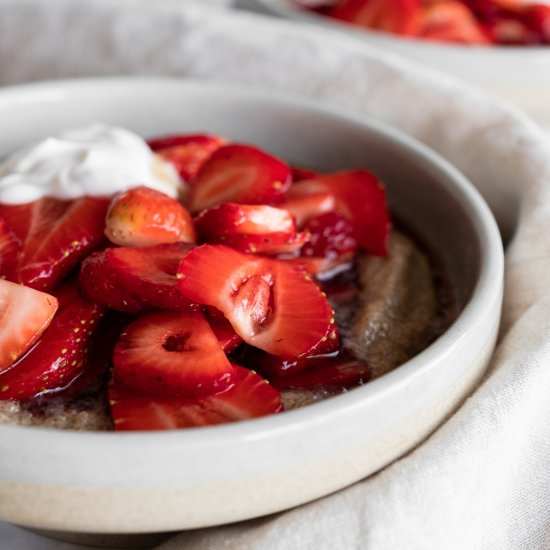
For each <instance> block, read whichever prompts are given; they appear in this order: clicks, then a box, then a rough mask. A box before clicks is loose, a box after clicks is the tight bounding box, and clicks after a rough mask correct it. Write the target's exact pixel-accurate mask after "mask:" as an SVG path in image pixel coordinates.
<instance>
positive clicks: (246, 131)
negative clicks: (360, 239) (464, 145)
mask: <svg viewBox="0 0 550 550" xmlns="http://www.w3.org/2000/svg"><path fill="white" fill-rule="evenodd" d="M0 120H2V132H1V133H0V155H3V154H5V153H7V152H8V151H10V150H12V149H14V148H16V147H19V146H21V145H23V144H25V143H27V142H29V141H31V140H34V139H37V138H43V137H44V136H46V135H48V134H51V133H52V132H57V131H59V130H61V129H64V128H69V127H74V126H79V125H82V124H87V123H90V122H93V121H105V122H109V123H114V124H119V125H123V126H126V127H128V128H130V129H132V130H135V131H137V132H139V133H141V134H143V135H145V136H148V135H154V134H162V133H167V132H197V131H204V130H208V131H210V132H216V133H220V134H222V135H225V136H227V137H229V138H232V139H235V140H240V141H245V142H252V143H256V144H258V145H260V146H261V147H264V148H266V149H267V150H269V151H271V152H273V153H274V154H277V155H280V156H282V157H283V158H286V159H288V160H289V161H293V162H296V163H300V164H302V165H305V166H311V167H316V168H319V169H324V170H334V169H338V168H349V167H368V168H370V169H372V170H374V171H375V172H377V173H378V174H379V175H380V176H381V177H382V178H383V180H384V181H385V182H386V183H387V187H388V191H389V198H390V202H391V204H392V207H393V208H394V209H395V210H396V211H397V212H399V213H400V214H401V215H402V216H403V217H404V218H405V220H406V221H408V223H410V224H412V225H413V226H414V228H415V230H416V231H417V232H419V233H420V235H422V236H423V238H425V239H426V240H427V241H428V242H429V243H430V244H431V245H432V246H434V247H435V248H436V250H438V251H439V253H440V255H441V257H442V258H443V260H444V262H445V264H446V266H447V269H448V270H449V273H450V276H451V277H452V279H453V281H454V283H455V285H456V287H457V289H458V293H459V296H460V301H461V306H462V310H461V313H460V315H459V317H458V318H457V319H456V321H455V322H454V324H453V325H452V326H451V327H450V328H449V330H447V332H446V333H445V334H444V335H442V336H441V337H440V338H439V339H438V340H437V341H436V342H434V343H433V344H432V345H431V346H430V347H429V348H428V349H426V350H425V351H423V352H422V353H420V354H419V355H418V356H416V357H415V358H413V359H412V360H411V361H409V362H408V363H406V364H405V365H403V366H402V367H400V368H398V369H396V370H395V371H393V372H391V373H389V374H387V375H385V376H383V377H382V378H380V379H378V380H376V381H374V382H372V383H369V384H367V385H365V386H363V387H360V388H357V389H354V390H352V391H350V392H348V393H346V394H343V395H341V396H338V397H334V398H332V399H329V400H326V401H324V402H321V403H318V404H315V405H312V406H309V407H306V408H303V409H300V410H295V411H291V412H288V413H283V414H280V415H274V416H271V417H266V418H262V419H257V420H253V421H247V422H241V423H236V424H232V425H225V426H218V427H210V428H199V429H189V430H178V431H169V432H155V433H124V434H118V433H77V432H67V431H55V430H50V429H39V428H25V427H16V426H0V519H3V520H6V521H9V522H13V523H16V524H19V525H23V526H28V527H34V528H42V529H55V530H60V531H73V532H88V533H146V532H162V531H170V530H176V529H186V528H194V527H201V526H208V525H216V524H222V523H227V522H233V521H237V520H242V519H246V518H252V517H256V516H260V515H264V514H269V513H271V512H276V511H279V510H283V509H286V508H290V507H292V506H296V505H298V504H301V503H304V502H307V501H310V500H312V499H315V498H318V497H321V496H323V495H326V494H328V493H330V492H332V491H336V490H337V489H340V488H342V487H345V486H346V485H349V484H351V483H353V482H355V481H357V480H359V479H361V478H363V477H365V476H367V475H369V474H371V473H373V472H375V471H377V470H379V469H380V468H382V467H384V466H385V465H387V464H388V463H390V462H391V461H393V460H395V459H396V458H398V457H399V456H401V455H403V454H404V453H406V452H407V451H409V450H411V449H412V448H413V447H414V446H415V445H417V444H418V443H420V442H421V441H422V440H423V439H425V438H426V436H427V435H428V434H430V433H431V432H432V431H433V430H434V429H435V428H436V427H437V426H438V425H439V424H440V423H441V422H442V421H443V420H444V419H445V418H446V417H447V416H448V415H449V414H450V413H451V412H452V411H453V410H455V409H456V407H457V406H458V405H459V404H460V403H461V401H462V400H463V399H464V398H465V396H466V395H468V393H469V392H471V391H472V388H473V387H474V386H475V385H476V383H477V382H478V380H479V379H480V377H481V376H482V374H483V372H484V370H485V367H486V364H487V361H488V359H489V357H490V355H491V352H492V349H493V345H494V342H495V337H496V333H497V327H498V323H499V316H500V308H501V298H502V279H503V254H502V248H501V242H500V237H499V234H498V231H497V227H496V224H495V222H494V220H493V218H492V216H491V213H490V211H489V209H488V208H487V206H486V205H485V203H484V202H483V200H482V199H481V197H480V195H479V194H478V193H477V192H476V191H475V190H474V189H473V188H472V186H471V185H470V184H469V183H468V182H467V181H466V180H465V178H464V177H463V176H462V175H461V174H460V173H459V172H457V171H456V170H455V169H454V168H453V167H452V166H450V165H449V164H448V163H447V162H445V161H444V160H443V159H442V158H440V157H439V156H438V155H436V154H435V153H433V152H432V151H430V150H429V149H427V148H426V147H424V146H423V145H421V144H420V143H418V142H416V141H414V140H413V139H411V138H408V137H406V136H404V135H403V134H401V133H399V132H397V131H395V130H393V129H391V128H388V127H385V126H383V125H381V124H378V123H374V122H372V121H369V120H367V119H365V118H361V117H357V116H353V115H350V114H346V113H344V112H340V111H337V110H334V109H332V108H328V107H325V106H323V105H320V104H315V103H311V102H309V101H307V102H306V101H303V100H300V99H296V98H292V97H287V96H282V95H275V94H268V93H265V92H261V93H260V92H255V91H245V90H243V89H239V88H233V87H227V86H223V85H207V84H201V83H197V82H194V83H193V82H185V81H178V80H160V79H115V80H83V81H74V82H56V83H46V84H39V85H30V86H22V87H17V88H11V89H4V90H1V91H0Z"/></svg>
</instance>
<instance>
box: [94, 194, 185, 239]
mask: <svg viewBox="0 0 550 550" xmlns="http://www.w3.org/2000/svg"><path fill="white" fill-rule="evenodd" d="M105 224H106V227H105V235H107V238H108V239H109V240H110V241H111V242H113V243H115V244H118V245H120V246H154V245H156V244H164V243H177V242H188V243H192V242H195V228H194V227H193V220H192V219H191V215H190V214H189V212H188V211H187V209H186V208H185V207H184V206H182V205H181V204H180V203H179V202H178V201H177V200H175V199H173V198H172V197H169V196H168V195H166V194H165V193H161V192H160V191H156V190H155V189H151V188H149V187H144V186H140V187H134V188H132V189H129V190H128V191H125V192H124V193H122V194H120V195H117V196H116V197H115V198H114V199H113V201H112V202H111V205H110V206H109V211H108V212H107V218H106V220H105Z"/></svg>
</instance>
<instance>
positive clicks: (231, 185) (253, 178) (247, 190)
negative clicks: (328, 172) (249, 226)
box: [189, 145, 292, 212]
mask: <svg viewBox="0 0 550 550" xmlns="http://www.w3.org/2000/svg"><path fill="white" fill-rule="evenodd" d="M291 179H292V178H291V173H290V169H289V167H288V166H287V165H286V164H285V163H284V162H283V161H281V160H279V159H278V158H276V157H273V156H271V155H268V154H267V153H265V152H264V151H262V150H260V149H258V148H257V147H252V146H251V145H226V146H225V147H221V148H220V149H218V150H217V151H215V152H214V153H213V154H212V156H211V157H210V158H209V159H208V160H207V161H206V162H205V163H204V164H203V165H202V167H201V169H200V170H199V172H198V174H197V177H196V178H195V180H194V182H193V184H192V188H191V194H190V197H189V207H190V209H191V211H192V212H200V211H201V210H204V209H205V208H211V207H213V206H215V205H217V204H219V203H221V202H237V203H244V204H273V203H275V202H277V201H278V200H279V199H280V197H281V195H282V194H283V193H284V192H285V191H286V190H287V189H288V188H289V186H290V184H291Z"/></svg>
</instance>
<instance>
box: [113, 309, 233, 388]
mask: <svg viewBox="0 0 550 550" xmlns="http://www.w3.org/2000/svg"><path fill="white" fill-rule="evenodd" d="M113 363H114V371H113V372H114V380H115V383H116V385H119V386H121V387H124V388H127V389H131V390H134V391H139V392H143V393H147V394H149V395H170V396H182V395H184V396H197V395H205V394H210V393H215V392H218V391H222V390H224V389H226V388H227V387H228V386H229V384H230V382H231V375H232V373H233V366H232V365H231V363H230V362H229V360H228V359H227V357H226V356H225V353H224V352H223V350H222V348H221V346H220V343H219V342H218V339H217V338H216V335H215V334H214V332H213V331H212V329H211V328H210V325H209V324H208V321H207V320H206V319H205V317H204V315H203V314H202V313H201V312H200V311H186V312H177V313H175V312H153V313H148V314H144V315H142V316H141V317H139V318H138V319H137V320H136V321H134V322H133V323H132V324H131V325H130V326H128V327H127V328H126V330H125V331H124V332H123V333H122V336H121V338H120V340H119V342H118V344H117V345H116V348H115V353H114V356H113Z"/></svg>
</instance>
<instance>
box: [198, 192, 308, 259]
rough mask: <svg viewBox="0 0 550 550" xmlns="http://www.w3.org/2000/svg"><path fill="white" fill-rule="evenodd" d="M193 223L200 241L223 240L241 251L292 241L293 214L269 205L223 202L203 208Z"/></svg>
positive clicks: (258, 250)
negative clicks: (206, 208) (213, 206)
mask: <svg viewBox="0 0 550 550" xmlns="http://www.w3.org/2000/svg"><path fill="white" fill-rule="evenodd" d="M195 224H196V227H197V231H198V233H199V235H200V237H201V239H202V240H203V241H205V242H208V243H210V244H227V245H229V246H231V247H233V248H236V249H237V250H241V251H242V252H249V253H277V251H278V250H279V248H281V249H285V247H284V246H283V245H287V244H289V243H291V242H292V243H294V244H295V245H296V239H295V236H296V223H295V221H294V218H293V217H292V215H291V214H289V213H288V212H287V211H286V210H282V209H280V208H274V207H272V206H264V205H250V204H234V203H229V202H225V203H222V204H220V205H219V206H217V207H215V208H209V209H208V210H205V211H203V212H202V213H201V214H200V215H199V216H198V217H197V218H196V219H195ZM300 240H301V241H302V244H303V242H305V241H304V240H303V238H301V239H300ZM300 246H301V244H300ZM293 248H296V246H294V247H293ZM298 248H299V247H298Z"/></svg>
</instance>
